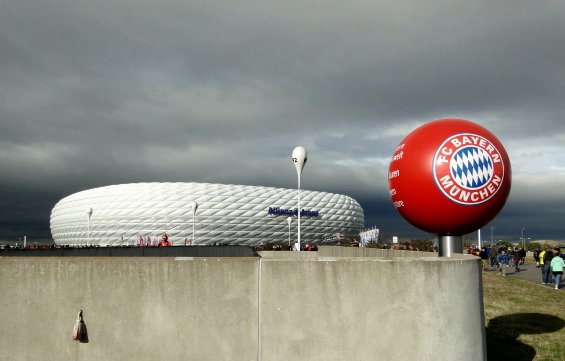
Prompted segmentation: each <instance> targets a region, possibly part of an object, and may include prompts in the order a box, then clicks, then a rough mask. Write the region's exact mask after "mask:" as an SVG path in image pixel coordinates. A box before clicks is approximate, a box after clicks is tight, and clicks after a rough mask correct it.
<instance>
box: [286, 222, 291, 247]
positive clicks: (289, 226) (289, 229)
mask: <svg viewBox="0 0 565 361" xmlns="http://www.w3.org/2000/svg"><path fill="white" fill-rule="evenodd" d="M286 223H288V247H290V224H291V223H292V217H288V218H287V219H286Z"/></svg>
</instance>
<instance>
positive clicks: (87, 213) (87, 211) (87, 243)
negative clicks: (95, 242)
mask: <svg viewBox="0 0 565 361" xmlns="http://www.w3.org/2000/svg"><path fill="white" fill-rule="evenodd" d="M86 215H87V216H88V227H87V232H86V245H87V246H88V245H89V243H90V217H91V216H92V208H91V207H88V208H87V209H86Z"/></svg>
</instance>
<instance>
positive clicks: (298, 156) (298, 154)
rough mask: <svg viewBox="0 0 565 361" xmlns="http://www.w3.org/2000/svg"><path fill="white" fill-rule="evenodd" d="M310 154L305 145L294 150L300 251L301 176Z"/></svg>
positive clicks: (298, 249)
mask: <svg viewBox="0 0 565 361" xmlns="http://www.w3.org/2000/svg"><path fill="white" fill-rule="evenodd" d="M307 159H308V155H307V154H306V149H304V147H300V146H298V147H296V148H294V150H293V151H292V161H293V163H294V167H295V168H296V174H297V175H298V242H297V244H296V246H297V251H300V211H301V209H300V176H301V175H302V169H303V168H304V165H305V164H306V160H307Z"/></svg>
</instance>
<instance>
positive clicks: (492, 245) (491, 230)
mask: <svg viewBox="0 0 565 361" xmlns="http://www.w3.org/2000/svg"><path fill="white" fill-rule="evenodd" d="M493 231H494V227H492V226H491V227H490V248H491V252H492V248H493V247H494V242H493V236H492V232H493Z"/></svg>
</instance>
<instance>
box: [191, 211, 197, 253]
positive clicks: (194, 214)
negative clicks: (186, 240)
mask: <svg viewBox="0 0 565 361" xmlns="http://www.w3.org/2000/svg"><path fill="white" fill-rule="evenodd" d="M197 209H198V203H197V202H196V201H193V202H192V241H191V242H190V245H191V246H192V245H193V244H194V219H195V218H196V210H197Z"/></svg>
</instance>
